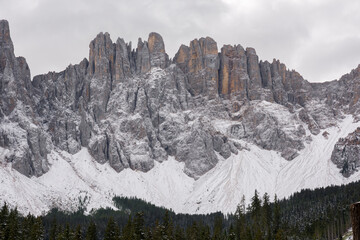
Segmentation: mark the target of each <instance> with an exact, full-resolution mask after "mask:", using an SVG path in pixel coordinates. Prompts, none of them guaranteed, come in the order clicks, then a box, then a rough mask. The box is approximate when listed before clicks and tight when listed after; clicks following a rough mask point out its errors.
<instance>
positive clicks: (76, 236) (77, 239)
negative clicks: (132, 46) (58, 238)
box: [71, 225, 82, 240]
mask: <svg viewBox="0 0 360 240" xmlns="http://www.w3.org/2000/svg"><path fill="white" fill-rule="evenodd" d="M71 239H72V240H82V233H81V226H80V225H77V227H76V229H75V231H74V232H73V234H72V236H71Z"/></svg>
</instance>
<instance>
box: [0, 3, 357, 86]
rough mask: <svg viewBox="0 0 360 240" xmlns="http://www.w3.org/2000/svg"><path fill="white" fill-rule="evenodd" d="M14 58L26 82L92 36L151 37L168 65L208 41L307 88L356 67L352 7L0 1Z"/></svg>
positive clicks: (75, 59) (76, 57) (78, 52)
mask: <svg viewBox="0 0 360 240" xmlns="http://www.w3.org/2000/svg"><path fill="white" fill-rule="evenodd" d="M0 18H3V19H7V20H8V21H9V23H10V30H11V37H12V40H13V42H14V46H15V54H16V55H17V56H24V57H25V58H26V59H27V61H28V64H29V66H30V69H31V73H32V76H34V75H37V74H41V73H46V72H48V71H61V70H64V69H65V68H66V66H67V65H69V64H70V63H72V64H76V63H79V62H80V61H81V60H82V59H83V58H84V57H86V58H88V52H89V48H88V46H89V43H90V41H91V40H92V39H93V38H94V37H95V36H96V35H97V33H99V32H101V31H102V32H109V33H110V35H111V38H112V40H113V41H115V40H116V39H117V38H118V37H122V38H124V39H125V41H127V42H128V41H132V42H133V46H136V44H137V39H138V37H141V38H143V39H147V36H148V34H149V33H150V32H153V31H154V32H158V33H160V34H161V35H162V37H163V39H164V41H165V48H166V51H167V53H168V54H169V56H170V57H173V56H174V55H175V53H176V51H177V50H178V48H179V47H180V45H181V44H186V45H188V44H189V42H190V41H191V40H192V39H194V38H200V37H205V36H209V37H212V38H213V39H214V40H215V41H216V42H217V43H218V48H219V51H220V49H221V46H222V45H223V44H241V45H242V46H243V47H254V48H255V49H256V51H257V54H258V55H259V58H260V59H262V60H268V61H272V59H273V58H276V59H280V61H281V62H283V63H285V64H286V66H287V67H288V68H289V69H295V70H297V71H298V72H300V74H302V75H303V77H304V78H305V79H307V80H308V81H310V82H320V81H327V80H333V79H338V78H339V77H341V75H343V74H345V73H348V72H350V70H351V69H353V68H355V67H357V65H358V64H360V1H359V0H102V1H95V0H59V1H55V0H0Z"/></svg>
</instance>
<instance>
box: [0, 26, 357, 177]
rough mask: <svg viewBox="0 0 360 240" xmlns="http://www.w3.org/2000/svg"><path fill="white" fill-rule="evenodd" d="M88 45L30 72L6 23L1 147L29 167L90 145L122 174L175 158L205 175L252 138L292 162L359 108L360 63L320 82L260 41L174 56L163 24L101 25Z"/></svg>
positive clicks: (197, 44) (44, 166)
mask: <svg viewBox="0 0 360 240" xmlns="http://www.w3.org/2000/svg"><path fill="white" fill-rule="evenodd" d="M89 48H90V50H89V60H87V59H84V60H82V61H81V62H80V63H79V64H76V65H70V66H69V67H67V68H66V69H65V70H64V71H62V72H59V73H55V72H49V73H47V74H44V75H39V76H35V77H34V79H33V80H32V81H31V79H30V70H29V67H28V65H27V64H26V61H25V59H24V58H22V57H15V55H14V48H13V44H12V41H11V38H10V31H9V25H8V22H7V21H5V20H2V21H0V90H1V98H0V103H1V105H0V107H1V108H0V110H1V111H0V116H1V118H0V121H1V122H0V123H1V124H0V146H1V147H2V148H6V149H8V150H9V151H8V153H7V154H6V156H5V159H6V161H7V162H10V163H11V164H12V166H13V168H15V169H16V170H18V171H19V172H21V173H23V174H24V175H26V176H40V175H41V174H43V173H45V172H46V171H48V169H49V164H48V162H47V154H48V153H49V152H50V151H51V150H55V151H61V150H63V151H67V152H69V153H71V154H74V153H76V152H78V151H79V150H80V149H81V147H86V148H87V149H88V150H89V152H90V153H91V154H92V156H93V157H94V158H95V160H96V161H98V162H99V163H106V162H108V163H109V164H110V165H111V166H112V167H113V168H114V169H115V170H116V171H122V170H123V169H124V168H131V169H134V170H141V171H148V170H150V169H151V168H152V167H153V166H154V163H155V161H158V162H163V161H166V160H167V159H168V156H173V157H174V158H175V159H176V160H178V161H181V162H184V163H185V169H184V171H185V172H186V173H187V174H188V175H189V176H191V177H193V178H199V177H200V176H201V175H203V174H204V173H206V172H207V171H209V170H210V169H212V168H213V167H214V166H216V164H217V163H218V161H219V158H223V159H227V158H229V157H230V156H231V155H233V154H238V153H239V152H240V151H247V150H246V149H247V148H246V147H244V146H243V144H244V142H245V143H252V144H255V145H257V146H259V147H261V148H263V149H267V150H276V151H278V152H279V153H280V154H281V155H282V156H283V157H284V158H285V159H288V160H292V159H294V158H296V156H297V155H298V151H299V150H301V149H302V148H304V142H305V141H309V139H311V134H318V133H319V132H320V129H322V128H326V127H329V126H331V125H333V124H336V121H337V120H338V119H340V118H341V116H342V115H343V114H344V113H346V114H353V115H354V116H357V114H359V106H358V99H359V93H360V87H359V82H360V79H359V75H360V74H359V72H360V71H359V68H358V69H355V70H353V71H352V72H351V73H350V74H347V75H345V76H343V77H342V78H341V79H340V80H339V81H333V82H329V83H322V84H309V83H308V82H307V81H306V80H304V79H303V78H302V77H301V75H300V74H299V73H297V72H295V71H289V70H287V69H286V66H285V65H284V64H282V63H280V61H278V60H273V62H272V63H269V62H267V61H265V62H263V61H259V57H258V56H257V54H256V52H255V50H254V49H253V48H246V49H244V48H243V47H242V46H240V45H235V46H231V45H225V46H223V47H222V48H221V51H220V52H219V51H218V47H217V44H216V42H215V41H214V40H213V39H212V38H209V37H206V38H200V39H195V40H193V41H191V42H190V45H189V46H185V45H182V46H181V47H180V48H179V51H178V52H177V53H176V55H175V57H174V59H173V64H171V65H170V60H169V57H168V55H167V54H166V51H165V44H164V41H163V39H162V37H161V36H160V35H159V34H157V33H150V34H149V37H148V40H147V41H142V40H141V39H139V41H138V43H137V47H136V49H132V47H131V44H130V43H125V41H124V40H123V39H121V38H118V39H117V40H116V42H112V40H111V38H110V35H109V34H108V33H99V34H98V35H97V36H96V38H95V39H94V40H93V41H91V43H90V45H89ZM348 89H353V91H351V92H349V91H347V90H348ZM306 129H308V130H309V131H306ZM309 134H310V135H309ZM346 144H347V143H346ZM346 144H345V145H346ZM339 146H340V145H339ZM334 151H335V150H334ZM333 155H334V157H333V158H332V159H333V161H334V162H335V163H336V164H338V165H341V164H343V162H344V161H343V160H342V159H343V158H341V159H340V158H339V157H338V154H336V153H333ZM350 155H351V154H350ZM350 174H351V173H350Z"/></svg>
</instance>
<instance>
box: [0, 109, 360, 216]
mask: <svg viewBox="0 0 360 240" xmlns="http://www.w3.org/2000/svg"><path fill="white" fill-rule="evenodd" d="M358 126H360V123H354V122H353V118H352V117H351V116H347V117H346V118H345V119H343V121H342V122H341V123H339V124H338V126H335V127H331V128H328V129H325V130H323V131H322V132H321V133H320V134H318V135H317V136H313V135H312V141H311V142H309V143H306V145H305V148H304V149H303V150H302V151H301V152H300V155H299V156H298V157H296V158H295V159H294V160H292V161H286V160H284V159H283V158H282V157H281V156H280V153H277V152H275V151H267V150H263V149H261V148H259V147H257V146H255V145H252V144H249V143H245V142H241V141H239V140H234V141H239V142H240V143H241V144H242V145H243V146H246V148H248V150H242V151H240V152H239V153H238V154H237V155H234V154H232V155H231V157H230V158H228V159H226V160H224V159H223V160H222V161H221V162H220V163H218V164H217V166H216V167H215V168H214V169H212V170H211V171H209V172H207V173H206V174H205V175H203V176H202V177H200V178H199V179H198V180H196V181H195V180H194V179H193V178H190V177H189V176H187V175H186V174H185V173H184V172H183V168H184V164H183V163H179V162H177V161H176V160H175V159H173V158H171V157H170V158H169V159H168V161H164V162H163V163H156V165H155V167H154V168H153V169H151V170H150V171H148V172H146V173H144V172H140V171H133V170H130V169H125V170H123V171H121V172H120V173H117V172H116V171H115V170H114V169H113V168H111V167H110V166H109V165H108V164H107V163H106V164H103V165H101V164H99V163H97V162H96V161H95V160H93V158H92V157H91V156H90V154H89V152H88V151H87V149H85V148H83V149H82V150H81V151H80V152H78V153H77V154H74V155H70V154H69V153H67V152H55V151H53V152H52V153H51V154H50V156H49V158H50V163H51V165H52V166H51V168H50V171H49V172H47V173H46V174H44V175H43V176H41V177H39V178H36V177H33V178H27V177H25V176H23V175H22V174H20V173H18V172H17V171H15V170H13V169H12V168H11V166H10V164H7V163H5V161H3V159H0V164H1V167H0V201H6V202H8V203H9V204H10V205H12V206H17V207H18V209H19V211H21V212H23V213H27V212H31V213H33V214H42V213H44V212H46V211H48V210H49V209H51V208H52V207H54V206H58V207H60V208H62V209H65V210H76V209H77V207H78V206H79V204H82V205H84V206H86V207H87V211H90V210H91V209H93V208H99V207H114V206H113V203H112V197H113V196H115V195H117V196H136V197H138V198H142V199H145V200H147V201H150V202H152V203H154V204H156V205H160V206H165V207H167V208H171V209H173V210H174V211H175V212H183V213H209V212H214V211H222V212H225V213H227V212H233V211H234V210H235V208H236V206H237V204H238V203H239V202H240V200H241V197H242V195H245V197H246V200H247V201H249V200H250V198H251V197H252V196H253V194H254V191H255V189H257V190H258V191H259V192H260V193H261V194H263V193H265V192H267V193H269V194H270V195H271V196H274V194H275V193H276V194H277V195H278V196H279V197H280V198H282V197H287V196H289V195H290V194H292V193H294V192H296V191H299V190H301V189H303V188H316V187H322V186H329V185H332V184H336V185H339V184H344V183H349V182H352V181H356V180H359V179H360V172H357V173H355V174H353V175H352V176H351V177H350V178H344V177H342V175H341V174H340V173H339V169H337V168H336V166H335V165H334V164H333V163H332V162H331V161H330V156H331V152H332V149H333V147H334V145H335V143H336V142H337V140H338V139H339V138H340V137H345V136H347V135H348V134H349V133H350V132H352V131H354V130H355V129H356V128H357V127H358ZM224 129H225V127H224ZM324 131H327V132H328V133H329V135H328V136H327V137H324V136H323V135H322V133H323V132H324ZM4 151H6V150H5V149H3V148H0V158H1V156H4V155H5V152H4ZM219 158H221V157H220V156H219Z"/></svg>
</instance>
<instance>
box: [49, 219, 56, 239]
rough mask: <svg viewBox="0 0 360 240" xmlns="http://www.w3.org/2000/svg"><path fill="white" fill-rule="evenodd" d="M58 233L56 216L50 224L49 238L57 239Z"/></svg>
mask: <svg viewBox="0 0 360 240" xmlns="http://www.w3.org/2000/svg"><path fill="white" fill-rule="evenodd" d="M56 235H57V222H56V218H55V217H54V218H53V220H52V222H51V226H50V231H49V240H56Z"/></svg>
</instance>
